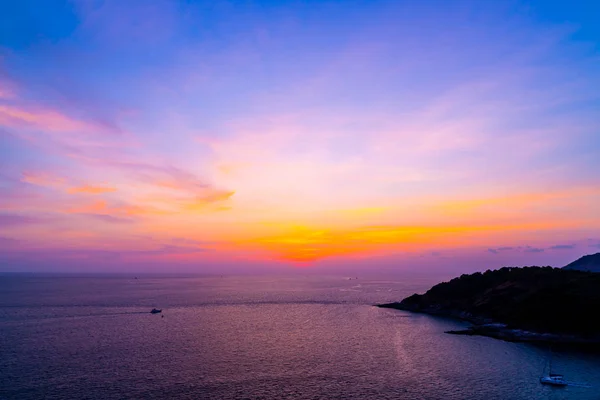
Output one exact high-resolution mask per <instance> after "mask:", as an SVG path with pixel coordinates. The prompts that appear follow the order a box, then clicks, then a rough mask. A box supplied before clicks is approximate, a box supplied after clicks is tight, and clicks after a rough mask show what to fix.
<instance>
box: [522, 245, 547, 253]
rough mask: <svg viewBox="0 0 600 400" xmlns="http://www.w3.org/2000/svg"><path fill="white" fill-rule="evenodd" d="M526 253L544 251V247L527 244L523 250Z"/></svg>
mask: <svg viewBox="0 0 600 400" xmlns="http://www.w3.org/2000/svg"><path fill="white" fill-rule="evenodd" d="M523 251H524V252H526V253H543V252H544V249H540V248H537V247H530V246H526V247H525V250H523Z"/></svg>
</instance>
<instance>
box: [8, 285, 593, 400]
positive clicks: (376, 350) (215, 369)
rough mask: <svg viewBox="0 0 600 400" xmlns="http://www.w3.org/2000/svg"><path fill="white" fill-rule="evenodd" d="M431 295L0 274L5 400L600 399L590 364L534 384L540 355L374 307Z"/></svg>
mask: <svg viewBox="0 0 600 400" xmlns="http://www.w3.org/2000/svg"><path fill="white" fill-rule="evenodd" d="M349 278H352V279H349ZM356 278H357V279H356ZM434 283H436V282H435V281H433V280H427V279H408V278H398V277H396V278H390V277H368V278H367V277H361V276H359V277H348V276H316V275H314V274H313V275H300V274H297V275H289V276H283V275H281V276H223V277H221V276H204V277H158V276H154V277H152V276H139V277H138V278H137V279H136V278H135V277H133V276H79V277H77V276H35V275H2V276H0V399H18V400H27V399H486V400H490V399H528V400H530V399H556V400H559V399H594V400H597V399H600V355H598V354H586V353H585V352H581V351H572V350H571V351H566V350H560V351H559V350H555V351H553V352H552V353H553V358H552V359H553V366H554V370H555V371H557V372H560V373H563V374H564V375H565V378H566V379H568V380H570V381H576V382H578V383H580V385H579V386H569V387H566V388H555V387H548V386H543V385H541V384H540V383H539V376H540V375H541V374H542V371H543V369H544V366H545V365H546V363H547V361H548V356H549V354H550V352H549V350H548V349H547V348H544V347H540V346H534V345H528V344H519V343H508V342H503V341H499V340H495V339H491V338H485V337H477V336H456V335H449V334H445V333H444V331H446V330H449V329H459V328H461V327H464V326H465V324H464V323H461V322H457V321H452V320H448V319H443V318H437V317H431V316H427V315H419V314H411V313H409V312H403V311H397V310H390V309H380V308H377V307H373V304H375V303H382V302H390V301H397V300H401V299H402V298H404V297H406V296H408V295H410V294H412V293H414V292H423V291H425V290H426V289H428V288H429V287H430V286H431V285H432V284H434ZM153 307H157V308H161V309H162V310H163V311H162V313H161V314H154V315H153V314H150V312H149V311H150V310H151V309H152V308H153ZM558 317H560V316H558Z"/></svg>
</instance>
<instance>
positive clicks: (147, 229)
mask: <svg viewBox="0 0 600 400" xmlns="http://www.w3.org/2000/svg"><path fill="white" fill-rule="evenodd" d="M598 251H600V2H592V1H581V2H578V1H571V2H564V1H556V2H552V1H472V2H470V1H400V0H390V1H378V0H369V1H352V0H348V1H254V2H252V1H197V2H192V1H186V2H184V1H175V0H173V1H155V0H152V1H134V0H122V1H81V2H78V1H73V2H71V1H50V0H47V1H36V0H30V1H25V0H21V1H12V2H9V1H3V2H1V3H0V271H128V270H132V271H167V272H168V271H187V272H205V271H221V270H222V271H229V270H253V269H257V270H258V269H261V268H275V269H277V268H278V269H285V268H295V267H303V268H322V269H325V268H331V269H335V268H342V267H344V266H352V267H353V268H364V269H376V268H378V267H379V268H384V267H385V268H398V269H404V270H410V269H419V270H428V269H431V270H435V269H436V268H442V267H444V266H448V268H460V269H461V270H465V271H471V270H481V269H487V268H496V267H500V266H503V265H532V264H536V265H548V264H550V265H555V266H562V265H564V264H565V263H567V262H569V261H572V260H574V259H575V258H577V257H579V256H581V255H584V254H588V253H595V252H598Z"/></svg>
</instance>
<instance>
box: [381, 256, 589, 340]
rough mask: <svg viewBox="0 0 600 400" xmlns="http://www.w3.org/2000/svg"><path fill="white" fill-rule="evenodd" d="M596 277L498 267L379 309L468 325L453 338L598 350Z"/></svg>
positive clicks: (527, 268) (546, 270)
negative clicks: (416, 314) (457, 321)
mask: <svg viewBox="0 0 600 400" xmlns="http://www.w3.org/2000/svg"><path fill="white" fill-rule="evenodd" d="M599 293H600V274H594V273H591V272H581V271H565V270H560V269H558V268H550V267H524V268H503V269H501V270H495V271H486V272H485V273H475V274H470V275H462V276H461V277H459V278H455V279H453V280H451V281H449V282H444V283H440V284H438V285H436V286H434V287H432V288H431V289H430V290H429V291H427V292H426V293H425V294H413V295H412V296H409V297H407V298H405V299H404V300H402V301H401V302H395V303H388V304H377V306H378V307H382V308H392V309H397V310H404V311H410V312H415V313H423V314H429V315H435V316H440V317H446V318H452V319H456V320H461V321H465V322H469V323H470V324H471V326H469V327H467V328H465V329H461V330H450V331H446V333H449V334H454V335H479V336H487V337H491V338H495V339H500V340H504V341H510V342H527V343H540V344H552V345H566V346H568V345H573V346H581V347H584V348H590V349H600V326H596V325H597V324H596V322H595V318H594V315H593V314H594V310H597V309H598V308H597V307H598V306H599V304H600V295H599Z"/></svg>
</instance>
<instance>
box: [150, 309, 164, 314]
mask: <svg viewBox="0 0 600 400" xmlns="http://www.w3.org/2000/svg"><path fill="white" fill-rule="evenodd" d="M161 312H162V310H159V309H157V308H153V309H152V311H150V314H158V313H161Z"/></svg>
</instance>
